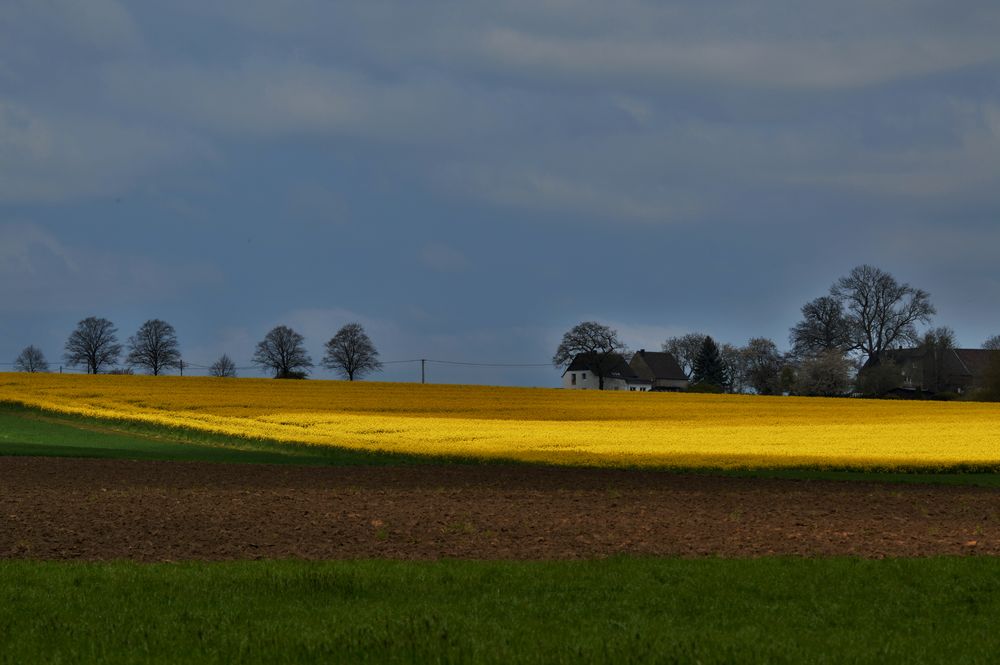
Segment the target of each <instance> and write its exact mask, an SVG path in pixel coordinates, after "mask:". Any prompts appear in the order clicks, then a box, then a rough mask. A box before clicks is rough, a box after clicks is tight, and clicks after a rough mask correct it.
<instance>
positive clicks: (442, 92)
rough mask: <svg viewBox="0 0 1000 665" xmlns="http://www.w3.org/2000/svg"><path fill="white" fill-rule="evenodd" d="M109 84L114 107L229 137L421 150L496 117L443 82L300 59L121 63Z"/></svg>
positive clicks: (106, 78) (478, 100)
mask: <svg viewBox="0 0 1000 665" xmlns="http://www.w3.org/2000/svg"><path fill="white" fill-rule="evenodd" d="M104 84H105V87H106V91H107V94H108V95H109V96H110V98H111V99H114V100H115V101H116V103H117V104H121V105H123V106H126V107H130V108H132V109H133V110H134V111H135V112H137V113H141V114H143V115H153V116H159V117H161V118H163V120H164V121H174V122H176V121H177V120H183V121H184V122H185V123H186V125H187V126H188V127H190V128H192V129H198V130H205V131H210V132H213V133H222V134H250V135H262V136H275V137H281V136H315V135H320V136H323V135H327V136H355V137H365V138H368V139H371V140H376V141H382V140H389V141H395V142H403V143H423V142H427V141H435V140H441V139H442V138H444V137H448V136H450V137H456V136H458V135H460V134H462V133H463V131H467V129H468V128H469V127H474V126H476V125H479V124H482V123H483V122H485V119H486V118H488V117H490V106H489V105H488V103H486V102H487V100H485V99H483V98H482V97H476V96H473V95H468V94H466V93H465V92H464V91H463V90H462V89H461V88H459V87H458V86H456V85H454V84H452V83H449V82H448V81H445V80H442V79H440V78H438V77H434V76H426V75H425V76H403V77H398V78H393V79H384V80H379V79H376V78H373V77H371V76H368V75H366V74H364V73H362V72H359V71H354V70H350V69H346V68H343V67H339V66H336V65H326V66H324V65H321V64H317V63H313V62H307V61H301V60H284V59H277V60H275V59H260V58H253V59H248V60H244V61H242V62H241V63H239V64H237V65H230V64H211V65H203V64H199V65H195V64H194V63H187V64H162V63H161V64H150V63H145V64H135V63H120V64H118V65H115V66H109V67H108V68H106V70H105V72H104ZM488 96H489V95H488V94H485V95H484V97H488Z"/></svg>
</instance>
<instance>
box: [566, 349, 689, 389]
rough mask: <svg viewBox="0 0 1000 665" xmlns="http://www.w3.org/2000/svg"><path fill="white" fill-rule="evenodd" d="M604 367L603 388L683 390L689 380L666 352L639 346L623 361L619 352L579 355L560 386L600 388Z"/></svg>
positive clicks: (623, 358)
mask: <svg viewBox="0 0 1000 665" xmlns="http://www.w3.org/2000/svg"><path fill="white" fill-rule="evenodd" d="M600 368H603V369H604V372H603V374H604V390H628V391H630V392H646V391H649V390H683V389H685V388H687V385H688V379H687V376H685V375H684V371H683V370H682V369H681V368H680V365H678V364H677V360H676V359H675V358H674V357H673V356H672V355H670V354H669V353H662V352H652V351H646V350H645V349H641V350H640V351H639V352H638V353H636V354H635V355H633V356H632V359H631V360H630V361H626V360H625V357H624V356H622V355H621V354H617V353H614V354H610V355H603V356H597V355H594V354H583V353H581V354H579V355H578V356H576V357H575V358H573V362H571V363H570V365H569V367H567V368H566V371H564V372H563V375H562V384H563V388H572V389H576V390H600V378H599V373H598V369H600Z"/></svg>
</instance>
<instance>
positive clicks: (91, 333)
mask: <svg viewBox="0 0 1000 665" xmlns="http://www.w3.org/2000/svg"><path fill="white" fill-rule="evenodd" d="M117 332H118V330H117V329H116V328H115V326H114V324H112V323H111V322H110V321H108V320H107V319H99V318H97V317H94V316H91V317H88V318H86V319H84V320H83V321H80V323H78V324H77V326H76V330H74V331H73V332H72V333H70V336H69V339H67V340H66V354H65V358H66V364H67V365H69V366H70V367H76V366H78V365H84V366H86V368H87V373H88V374H97V373H98V372H100V371H101V368H102V367H104V366H105V365H113V364H115V363H116V362H118V356H120V355H121V352H122V345H121V344H119V343H118V337H117V336H116V333H117Z"/></svg>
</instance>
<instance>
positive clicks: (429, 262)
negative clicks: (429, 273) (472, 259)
mask: <svg viewBox="0 0 1000 665" xmlns="http://www.w3.org/2000/svg"><path fill="white" fill-rule="evenodd" d="M420 263H422V264H423V265H424V266H425V267H427V268H430V269H431V270H434V271H436V272H443V273H451V272H462V271H463V270H466V269H467V268H468V267H469V260H468V259H467V258H466V257H465V254H463V253H462V252H460V251H459V250H457V249H455V248H454V247H450V246H448V245H446V244H444V243H430V244H427V245H424V246H423V247H422V248H421V250H420Z"/></svg>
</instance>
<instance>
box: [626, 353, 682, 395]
mask: <svg viewBox="0 0 1000 665" xmlns="http://www.w3.org/2000/svg"><path fill="white" fill-rule="evenodd" d="M629 367H631V368H632V371H633V372H635V374H636V376H638V377H640V378H643V379H649V381H650V382H651V387H652V389H654V390H684V389H685V388H687V387H688V378H687V375H686V374H684V370H682V369H681V366H680V365H679V364H678V363H677V359H676V358H674V357H673V356H672V355H671V354H669V353H666V352H665V351H647V350H646V349H639V352H638V353H636V354H635V355H634V356H632V360H631V362H629Z"/></svg>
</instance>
